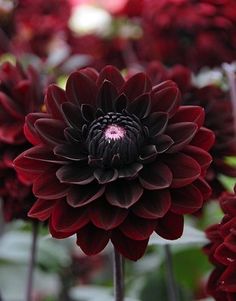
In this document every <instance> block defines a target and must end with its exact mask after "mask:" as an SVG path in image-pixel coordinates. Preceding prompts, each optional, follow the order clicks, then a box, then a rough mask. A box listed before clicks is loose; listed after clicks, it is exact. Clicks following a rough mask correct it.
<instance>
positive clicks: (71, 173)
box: [56, 163, 94, 185]
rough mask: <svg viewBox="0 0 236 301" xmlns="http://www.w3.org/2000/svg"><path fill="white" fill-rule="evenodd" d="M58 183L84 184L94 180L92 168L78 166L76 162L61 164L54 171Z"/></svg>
mask: <svg viewBox="0 0 236 301" xmlns="http://www.w3.org/2000/svg"><path fill="white" fill-rule="evenodd" d="M56 176H57V178H58V180H59V181H60V183H69V184H80V185H85V184H88V183H91V182H92V181H93V180H94V175H93V170H92V169H91V168H90V167H89V166H80V165H76V163H72V164H69V165H65V166H62V167H61V168H59V169H58V171H57V172H56Z"/></svg>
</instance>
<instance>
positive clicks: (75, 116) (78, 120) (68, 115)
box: [62, 102, 85, 129]
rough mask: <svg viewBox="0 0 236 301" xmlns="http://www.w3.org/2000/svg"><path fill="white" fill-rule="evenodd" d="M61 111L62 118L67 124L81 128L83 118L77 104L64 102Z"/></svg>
mask: <svg viewBox="0 0 236 301" xmlns="http://www.w3.org/2000/svg"><path fill="white" fill-rule="evenodd" d="M62 112H63V115H64V119H65V121H66V122H67V124H68V125H70V126H72V127H74V128H76V129H81V128H82V126H83V124H84V123H85V120H84V119H83V116H82V113H81V110H80V108H79V106H77V105H75V104H73V103H70V102H66V103H63V104H62Z"/></svg>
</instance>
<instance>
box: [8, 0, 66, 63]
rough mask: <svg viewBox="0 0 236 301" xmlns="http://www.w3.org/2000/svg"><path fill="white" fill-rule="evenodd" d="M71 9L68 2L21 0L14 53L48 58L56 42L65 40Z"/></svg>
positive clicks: (14, 40) (16, 18) (17, 16)
mask: <svg viewBox="0 0 236 301" xmlns="http://www.w3.org/2000/svg"><path fill="white" fill-rule="evenodd" d="M70 14H71V6H70V4H69V1H67V0H50V1H44V0H34V1H31V0H19V1H18V3H17V7H16V9H15V15H14V23H15V28H16V34H15V36H14V39H13V42H12V43H13V47H15V48H17V49H13V51H17V52H21V51H22V52H30V53H35V54H37V55H38V56H40V57H43V58H44V57H47V55H48V54H49V53H50V50H51V49H52V48H53V43H55V40H57V39H60V40H64V39H65V37H64V35H65V32H66V30H67V24H68V20H69V17H70Z"/></svg>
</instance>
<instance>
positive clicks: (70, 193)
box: [15, 66, 214, 260]
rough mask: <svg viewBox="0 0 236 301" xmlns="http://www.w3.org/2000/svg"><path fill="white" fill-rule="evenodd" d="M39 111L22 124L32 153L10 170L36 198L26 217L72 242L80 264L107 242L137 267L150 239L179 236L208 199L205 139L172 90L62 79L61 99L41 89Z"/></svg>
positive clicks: (86, 77) (115, 76) (114, 77)
mask: <svg viewBox="0 0 236 301" xmlns="http://www.w3.org/2000/svg"><path fill="white" fill-rule="evenodd" d="M45 107H46V112H45V113H34V114H29V115H28V116H27V118H26V125H25V134H26V136H27V138H28V140H29V141H30V142H31V143H32V144H34V147H32V148H30V149H28V150H26V151H25V152H23V153H22V154H21V155H19V156H18V158H17V159H16V160H15V166H16V169H17V171H18V172H19V174H20V175H21V177H22V178H25V180H26V181H27V180H32V181H33V193H34V194H35V196H36V197H37V198H38V200H37V201H36V202H35V204H34V205H33V207H32V208H31V210H30V212H29V216H30V217H34V218H37V219H39V220H42V221H44V220H49V229H50V232H51V234H52V236H53V237H56V238H65V237H68V236H71V235H73V234H76V235H77V244H78V245H79V246H80V247H81V249H82V250H83V251H84V252H85V253H86V254H88V255H93V254H97V253H99V252H100V251H101V250H103V249H104V247H105V246H106V245H107V243H108V241H109V240H111V242H112V243H113V245H114V247H115V248H116V250H117V251H118V252H120V253H121V254H123V256H125V257H127V258H129V259H132V260H137V259H139V258H140V257H141V256H142V255H143V254H144V252H145V249H146V246H147V244H148V240H149V237H150V235H151V234H152V233H153V232H154V231H155V232H156V233H158V234H159V235H161V236H162V237H164V238H166V239H177V238H179V237H180V236H181V235H182V231H183V223H184V221H183V215H184V214H187V213H193V212H195V211H196V210H198V209H199V208H201V207H202V204H203V201H204V200H205V199H206V198H208V197H209V194H210V192H211V190H210V187H209V185H208V184H207V183H206V182H205V180H204V175H205V173H206V170H207V168H208V166H209V164H210V162H211V156H210V155H209V153H208V150H209V148H210V147H211V146H212V144H213V142H214V134H213V133H212V132H211V131H210V130H208V129H206V128H203V127H202V124H203V122H204V110H203V109H202V108H200V107H198V106H185V107H183V106H180V92H179V89H178V88H177V86H176V84H175V83H174V82H172V81H165V82H163V83H161V84H159V85H157V86H154V87H152V85H151V82H150V80H149V78H148V77H147V76H146V75H145V74H144V73H139V74H136V75H134V76H133V77H131V78H130V79H129V80H127V81H125V80H124V79H123V77H122V76H121V74H120V72H119V71H118V70H117V69H115V68H114V67H112V66H107V67H105V68H104V69H103V70H102V71H101V72H100V74H98V73H97V72H96V71H95V70H94V69H91V68H86V69H82V70H80V71H78V72H75V73H72V74H71V75H70V77H69V79H68V81H67V84H66V89H65V91H64V90H63V89H60V88H59V87H57V86H56V85H51V86H50V87H49V88H48V90H47V94H46V98H45ZM91 238H92V239H91Z"/></svg>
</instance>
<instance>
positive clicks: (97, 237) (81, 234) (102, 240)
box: [76, 224, 110, 255]
mask: <svg viewBox="0 0 236 301" xmlns="http://www.w3.org/2000/svg"><path fill="white" fill-rule="evenodd" d="M109 239H110V231H105V230H102V229H99V228H97V227H94V226H93V225H92V224H88V225H87V226H85V227H84V228H82V229H80V230H79V231H78V233H77V242H76V243H77V245H78V246H80V248H81V249H82V250H83V252H84V253H85V254H86V255H96V254H98V253H99V252H101V251H102V250H103V249H104V248H105V247H106V245H107V243H108V241H109Z"/></svg>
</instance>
